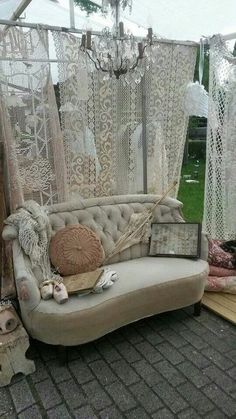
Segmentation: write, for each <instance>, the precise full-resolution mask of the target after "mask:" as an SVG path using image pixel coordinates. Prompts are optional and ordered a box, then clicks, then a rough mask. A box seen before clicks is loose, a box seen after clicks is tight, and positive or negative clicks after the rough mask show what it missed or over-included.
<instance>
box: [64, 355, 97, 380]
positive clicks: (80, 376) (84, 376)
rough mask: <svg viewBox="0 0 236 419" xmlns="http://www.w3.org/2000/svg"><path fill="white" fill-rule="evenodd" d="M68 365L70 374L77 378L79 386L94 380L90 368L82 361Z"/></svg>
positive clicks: (78, 360)
mask: <svg viewBox="0 0 236 419" xmlns="http://www.w3.org/2000/svg"><path fill="white" fill-rule="evenodd" d="M68 365H69V369H70V372H71V373H72V375H74V376H75V378H76V380H77V381H78V383H79V384H84V383H87V382H88V381H91V380H93V379H94V375H93V374H92V372H91V370H90V368H89V367H88V366H87V365H86V363H85V362H83V361H82V360H81V359H76V360H75V361H72V362H69V364H68Z"/></svg>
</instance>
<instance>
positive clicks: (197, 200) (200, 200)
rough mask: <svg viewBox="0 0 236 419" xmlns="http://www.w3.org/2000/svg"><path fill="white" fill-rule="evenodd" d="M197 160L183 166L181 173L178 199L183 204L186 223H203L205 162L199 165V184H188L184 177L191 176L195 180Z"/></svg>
mask: <svg viewBox="0 0 236 419" xmlns="http://www.w3.org/2000/svg"><path fill="white" fill-rule="evenodd" d="M194 164H195V160H194V161H191V160H190V161H189V163H187V164H185V165H183V167H182V172H181V181H180V188H179V194H178V199H179V200H180V201H181V202H183V216H184V219H185V221H192V222H202V217H203V204H204V179H205V162H204V161H200V163H199V169H198V170H199V175H198V179H197V180H199V183H187V182H185V179H184V178H183V175H191V179H194V174H193V172H194V171H195V170H197V168H196V167H194Z"/></svg>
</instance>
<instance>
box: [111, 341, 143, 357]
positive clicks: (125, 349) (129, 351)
mask: <svg viewBox="0 0 236 419" xmlns="http://www.w3.org/2000/svg"><path fill="white" fill-rule="evenodd" d="M116 348H117V349H118V351H119V352H120V353H121V355H122V356H123V357H124V358H125V359H126V361H128V362H135V361H138V360H140V359H142V356H141V354H140V353H139V352H138V351H136V349H135V348H134V346H133V345H131V344H130V343H129V342H120V343H118V344H117V345H116Z"/></svg>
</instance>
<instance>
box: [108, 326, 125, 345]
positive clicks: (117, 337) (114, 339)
mask: <svg viewBox="0 0 236 419" xmlns="http://www.w3.org/2000/svg"><path fill="white" fill-rule="evenodd" d="M107 339H108V340H109V341H110V342H111V343H112V344H114V345H116V344H117V343H120V342H124V340H125V338H124V336H123V335H122V333H121V331H120V330H115V331H114V332H112V333H109V334H108V335H107Z"/></svg>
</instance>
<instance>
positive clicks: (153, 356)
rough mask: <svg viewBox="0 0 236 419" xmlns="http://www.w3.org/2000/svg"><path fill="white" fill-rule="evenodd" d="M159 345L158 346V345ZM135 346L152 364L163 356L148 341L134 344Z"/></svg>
mask: <svg viewBox="0 0 236 419" xmlns="http://www.w3.org/2000/svg"><path fill="white" fill-rule="evenodd" d="M158 347H159V346H158ZM135 348H136V349H137V350H138V351H139V352H140V353H141V354H142V355H143V356H144V358H146V360H147V361H148V362H150V363H151V364H154V363H155V362H158V361H160V360H161V359H163V356H162V355H161V354H160V352H158V350H157V349H156V348H155V347H154V346H152V345H151V344H150V343H149V342H141V343H138V344H137V345H135Z"/></svg>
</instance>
